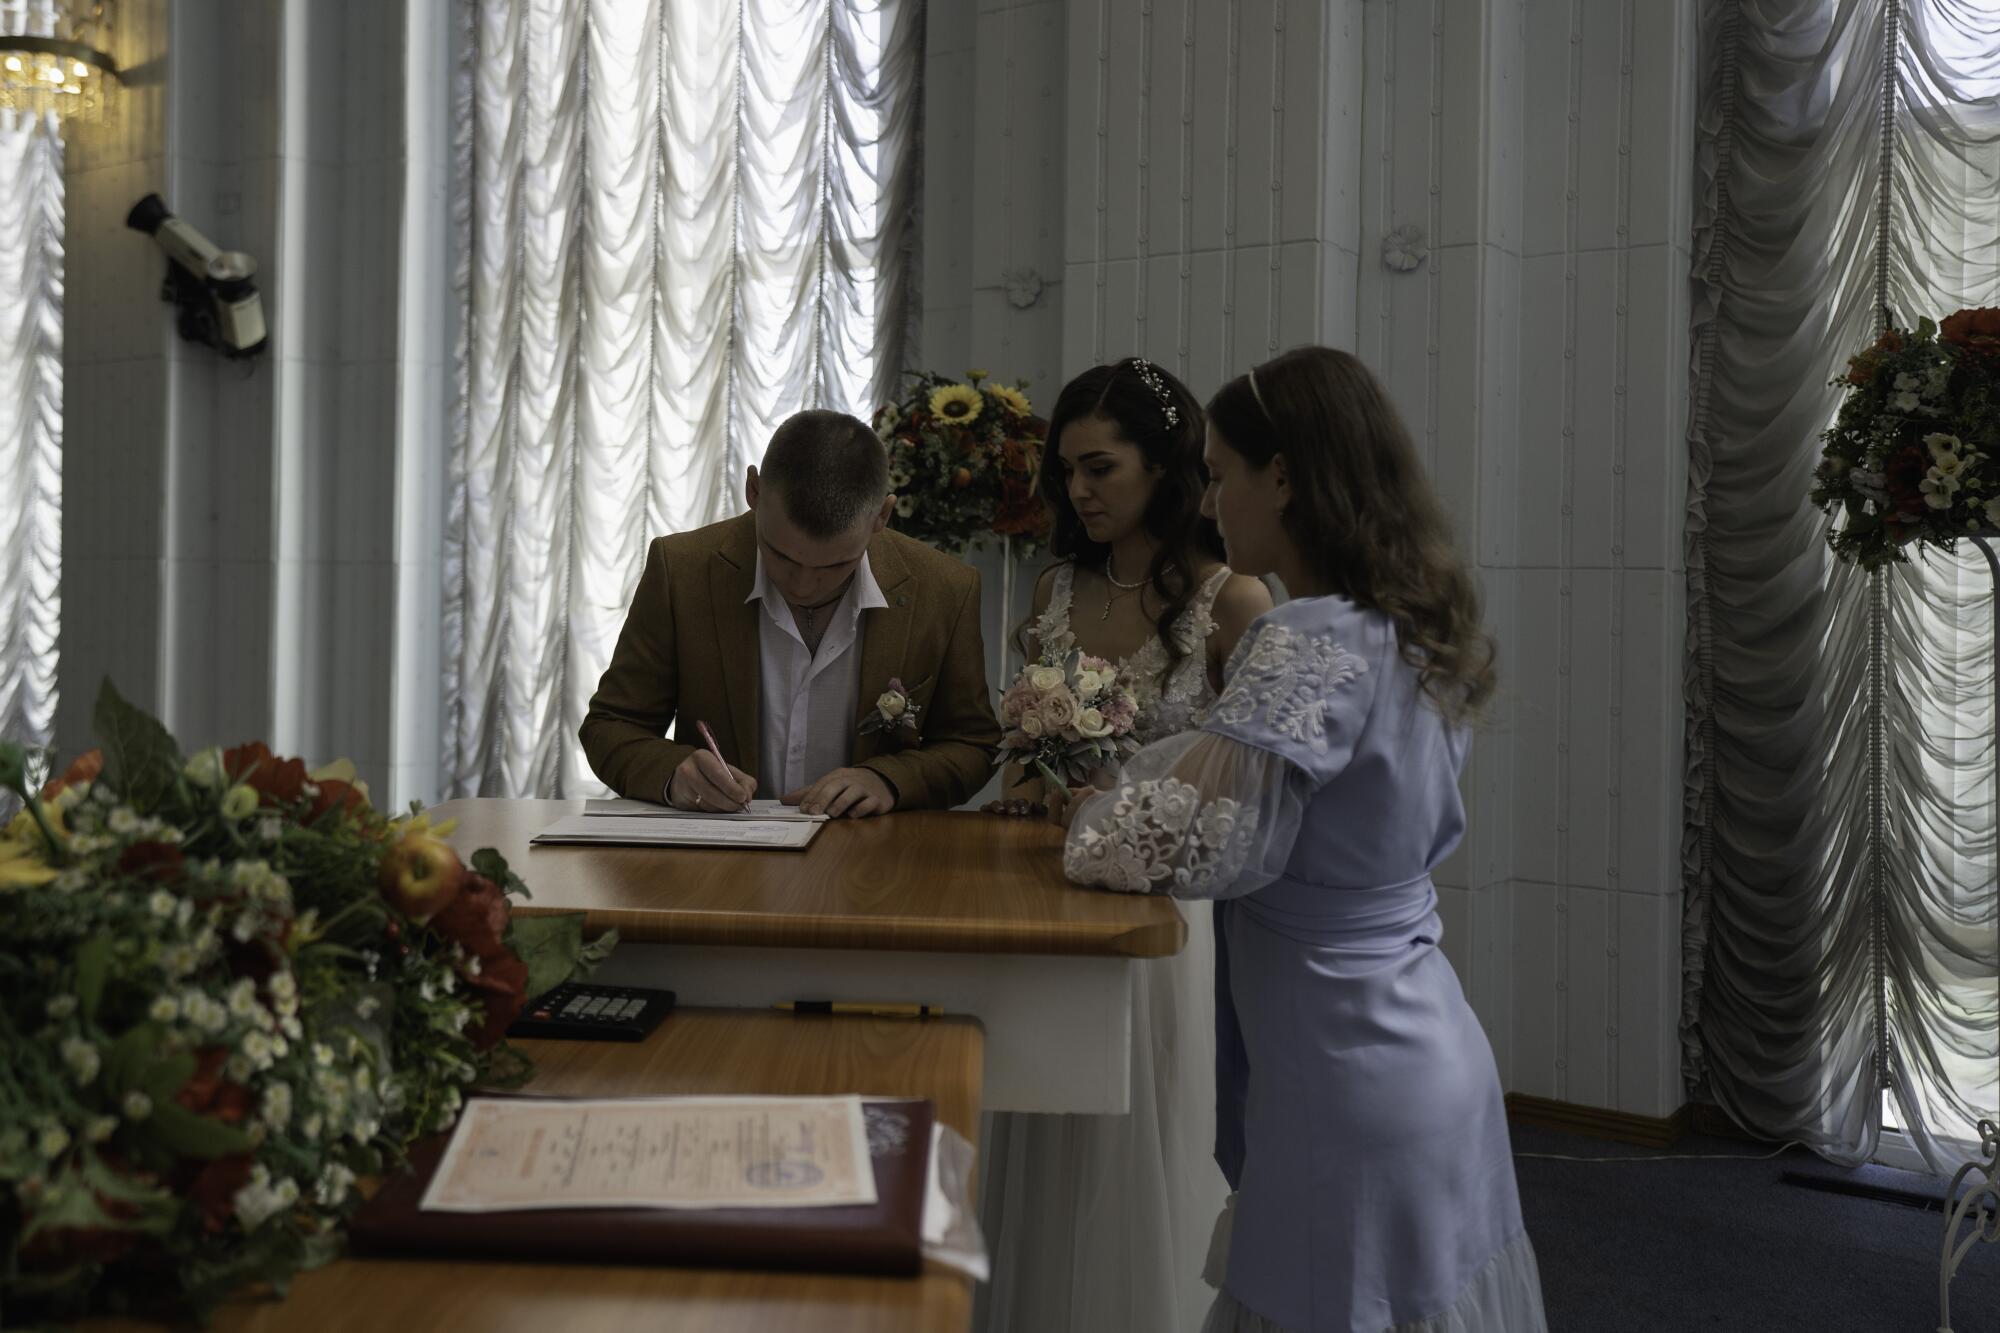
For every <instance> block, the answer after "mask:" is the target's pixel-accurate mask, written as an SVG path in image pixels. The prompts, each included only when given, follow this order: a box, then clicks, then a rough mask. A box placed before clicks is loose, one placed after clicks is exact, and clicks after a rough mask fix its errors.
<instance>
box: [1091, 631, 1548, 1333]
mask: <svg viewBox="0 0 2000 1333" xmlns="http://www.w3.org/2000/svg"><path fill="white" fill-rule="evenodd" d="M1467 744H1468V738H1467V735H1466V733H1465V731H1464V730H1463V729H1462V728H1457V727H1453V726H1451V725H1450V724H1448V723H1447V722H1446V721H1445V719H1444V718H1443V716H1442V715H1441V714H1440V713H1439V712H1438V711H1437V710H1436V709H1435V708H1434V707H1433V706H1432V705H1431V704H1430V703H1429V702H1428V701H1427V700H1426V699H1425V698H1424V697H1423V696H1422V694H1421V692H1420V690H1419V689H1418V677H1417V673H1416V671H1415V669H1414V668H1412V667H1411V666H1410V665H1409V664H1408V663H1407V662H1405V661H1404V660H1403V658H1402V656H1401V654H1400V652H1399V650H1398V647H1397V642H1396V635H1395V631H1394V627H1393V626H1392V625H1391V623H1390V622H1389V621H1388V620H1387V619H1386V618H1385V617H1383V616H1382V615H1380V614H1379V613H1375V612H1367V611H1362V610H1360V609H1358V608H1356V607H1355V606H1354V605H1353V604H1352V603H1350V602H1347V601H1346V600H1344V599H1342V598H1337V597H1316V598H1306V599H1302V600H1299V601H1294V602H1290V603H1288V604H1286V605H1284V606H1281V607H1279V608H1277V609H1276V610H1274V611H1272V612H1270V613H1269V614H1267V615H1265V616H1264V617H1263V618H1262V619H1260V620H1259V621H1258V622H1257V624H1256V625H1255V626H1253V627H1252V629H1251V631H1250V632H1249V633H1248V634H1246V635H1245V636H1244V639H1243V642H1242V643H1241V644H1240V645H1239V646H1238V648H1237V650H1236V653H1235V654H1234V656H1233V657H1232V659H1231V662H1230V666H1229V674H1228V679H1227V681H1226V682H1225V685H1224V689H1223V692H1222V695H1221V697H1220V698H1219V699H1218V700H1217V701H1216V703H1215V705H1214V707H1213V708H1211V709H1210V711H1209V714H1208V717H1207V720H1206V722H1205V724H1204V725H1203V727H1202V729H1201V730H1200V731H1198V732H1191V733H1189V734H1187V735H1184V736H1180V737H1175V738H1172V739H1169V740H1166V741H1162V742H1160V743H1159V744H1156V745H1152V746H1149V747H1147V749H1146V750H1144V751H1143V752H1141V753H1140V754H1139V755H1138V756H1136V757H1135V758H1134V760H1133V761H1132V763H1131V764H1130V765H1128V766H1127V768H1126V771H1125V772H1124V774H1123V775H1121V779H1120V783H1119V786H1118V788H1117V789H1116V790H1115V791H1111V792H1107V793H1105V794H1104V795H1101V796H1098V797H1094V798H1092V799H1091V800H1089V801H1088V802H1086V803H1085V804H1084V806H1083V807H1082V808H1081V809H1080V810H1079V811H1078V812H1077V816H1076V819H1075V821H1074V823H1073V825H1072V827H1071V831H1070V836H1069V842H1068V845H1067V848H1066V852H1065V866H1066V869H1067V870H1068V872H1069V875H1070V877H1071V878H1072V879H1074V880H1076V881H1078V882H1080V883H1088V884H1098V885H1103V886H1105V887H1108V888H1113V889H1121V890H1127V891H1137V892H1153V893H1172V894H1174V895H1176V896H1179V897H1185V898H1214V899H1217V900H1218V901H1217V904H1216V912H1215V935H1216V1122H1217V1123H1216V1160H1217V1162H1218V1163H1219V1164H1220V1165H1221V1167H1222V1170H1223V1173H1224V1175H1225V1176H1226V1177H1227V1178H1228V1180H1229V1183H1230V1185H1231V1187H1232V1188H1233V1189H1234V1190H1235V1191H1236V1193H1235V1194H1234V1196H1233V1197H1232V1200H1231V1206H1230V1208H1229V1209H1228V1210H1226V1211H1225V1214H1224V1217H1223V1219H1222V1222H1221V1224H1220V1225H1219V1226H1218V1231H1217V1238H1216V1240H1217V1243H1216V1246H1215V1247H1214V1249H1213V1251H1212V1253H1211V1261H1212V1270H1213V1272H1212V1277H1213V1279H1215V1280H1218V1281H1219V1283H1220V1285H1221V1287H1222V1291H1221V1293H1220V1294H1219V1296H1218V1298H1217V1300H1216V1303H1215V1306H1214V1308H1213V1309H1212V1310H1211V1311H1210V1314H1209V1318H1208V1323H1207V1325H1206V1327H1207V1328H1208V1329H1211V1330H1218V1331H1220V1330H1254V1331H1255V1333H1272V1331H1273V1330H1290V1331H1291V1333H1336V1331H1337V1333H1382V1331H1383V1330H1398V1331H1401V1330H1421V1331H1422V1333H1475V1331H1477V1330H1505V1331H1506V1333H1522V1331H1534V1333H1539V1331H1540V1330H1543V1329H1544V1328H1545V1327H1546V1325H1545V1321H1544V1319H1543V1315H1542V1305H1541V1285H1540V1279H1539V1277H1538V1276H1537V1273H1536V1269H1535V1258H1534V1250H1533V1247H1532V1245H1531V1244H1530V1243H1529V1241H1528V1237H1527V1234H1526V1232H1525V1231H1524V1230H1523V1229H1522V1224H1521V1211H1520V1204H1519V1200H1518V1197H1517V1195H1516V1192H1515V1183H1514V1167H1513V1158H1512V1155H1511V1150H1510V1147H1509V1142H1508V1136H1507V1123H1506V1117H1505V1114H1504V1111H1503V1109H1502V1104H1501V1092H1500V1083H1499V1078H1498V1076H1497V1073H1496V1071H1495V1069H1494V1064H1493V1053H1492V1050H1491V1048H1490V1047H1489V1046H1488V1044H1487V1041H1486V1036H1485V1033H1484V1032H1483V1031H1482V1030H1481V1029H1480V1026H1479V1022H1478V1020H1477V1019H1476V1018H1475V1017H1474V1016H1473V1013H1472V1010H1471V1008H1470V1006H1468V1005H1467V1004H1466V1002H1465V998H1464V995H1463V994H1462V992H1461V991H1460V988H1459V985H1458V979H1457V976H1456V975H1455V974H1454V973H1453V971H1452V969H1451V965H1450V963H1449V962H1447V961H1446V959H1445V957H1444V955H1443V954H1442V953H1441V952H1439V950H1438V940H1439V937H1440V935H1441V928H1440V924H1439V921H1438V917H1437V910H1436V909H1437V891H1436V889H1435V888H1434V887H1433V885H1432V883H1431V878H1430V877H1431V872H1432V871H1433V870H1434V869H1435V868H1436V867H1437V865H1438V864H1439V863H1440V862H1441V861H1442V860H1443V859H1444V858H1445V856H1446V855H1448V854H1449V853H1450V852H1451V850H1452V849H1453V848H1454V847H1455V846H1456V845H1457V844H1458V841H1459V839H1460V837H1461V836H1462V834H1463V833H1464V830H1465V812H1464V809H1463V806H1462V804H1461V802H1460V799H1459V793H1458V774H1459V770H1460V769H1461V768H1462V767H1463V765H1464V761H1465V754H1466V748H1467Z"/></svg>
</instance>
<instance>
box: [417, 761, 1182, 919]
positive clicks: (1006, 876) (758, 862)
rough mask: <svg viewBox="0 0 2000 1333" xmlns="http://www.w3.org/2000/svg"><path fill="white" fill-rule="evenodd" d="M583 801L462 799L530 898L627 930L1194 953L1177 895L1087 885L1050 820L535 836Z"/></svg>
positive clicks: (466, 830) (460, 838)
mask: <svg viewBox="0 0 2000 1333" xmlns="http://www.w3.org/2000/svg"><path fill="white" fill-rule="evenodd" d="M583 806H584V803H583V802H582V801H511V800H463V801H447V802H445V803H444V804H443V805H440V806H438V807H437V808H436V809H435V810H433V811H431V817H432V818H433V819H440V820H441V819H452V818H455V819H457V820H458V830H457V832H455V833H454V834H453V835H452V837H451V841H452V843H453V844H454V845H455V846H457V847H458V848H459V850H460V851H461V852H467V853H469V852H470V851H472V850H473V849H474V848H478V847H494V848H497V849H499V851H500V854H501V855H502V856H505V857H506V858H507V863H508V864H509V865H511V866H512V867H513V868H514V870H515V871H516V872H517V873H518V874H519V875H520V876H521V877H522V878H523V879H525V880H527V881H528V887H529V888H531V889H533V890H534V893H535V896H534V898H533V900H532V901H530V902H528V903H524V904H521V905H520V906H519V907H517V908H516V910H517V911H522V912H534V911H540V910H562V911H576V910H579V909H580V910H582V911H584V912H587V913H588V914H589V928H590V929H592V930H603V929H605V928H606V927H610V926H616V927H617V928H618V933H619V934H620V935H621V936H623V937H624V938H625V939H628V940H638V941H646V942H651V943H663V944H719V945H735V946H745V947H752V948H805V949H922V950H937V951H947V952H961V951H962V952H968V953H1033V954H1082V955H1091V956H1105V955H1115V956H1120V957H1126V958H1164V957H1167V956H1169V955H1171V954H1175V953H1178V952H1180V948H1181V945H1182V944H1184V943H1185V942H1186V940H1187V926H1186V925H1185V923H1183V922H1182V920H1181V916H1180V912H1179V911H1178V910H1177V909H1176V907H1175V906H1174V902H1173V900H1172V899H1170V898H1166V897H1149V896H1146V895H1143V894H1130V893H1093V892H1088V891H1085V890H1079V889H1077V888H1076V887H1075V886H1073V885H1071V884H1070V883H1069V882H1068V881H1067V880H1065V879H1064V878H1063V873H1062V831H1061V830H1060V829H1058V828H1056V827H1055V826H1054V825H1052V824H1049V823H1047V822H1046V821H1044V820H1036V819H1000V818H996V817H994V816H992V815H977V814H966V813H957V812H944V811H912V812H911V813H908V814H900V815H890V816H887V817H885V818H881V819H862V820H835V821H832V822H830V823H828V824H827V825H826V826H825V827H824V828H822V829H820V831H819V833H818V834H817V835H816V836H815V837H814V838H813V840H812V844H811V845H810V846H809V847H807V848H806V849H805V850H804V851H803V852H780V851H740V850H731V851H710V850H707V849H702V848H692V847H679V848H671V849H664V848H657V847H530V846H529V845H528V839H530V838H531V837H533V836H534V835H535V834H537V833H539V832H541V831H542V830H543V829H545V828H547V827H548V826H549V825H550V824H553V823H554V822H555V821H556V820H558V819H560V818H562V817H563V816H564V815H575V814H582V813H583Z"/></svg>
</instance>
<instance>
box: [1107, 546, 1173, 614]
mask: <svg viewBox="0 0 2000 1333" xmlns="http://www.w3.org/2000/svg"><path fill="white" fill-rule="evenodd" d="M1166 568H1167V569H1172V568H1173V566H1172V565H1168V566H1167V567H1166ZM1160 572H1161V573H1163V574H1164V573H1165V572H1166V569H1163V570H1161V571H1160ZM1104 581H1105V582H1106V583H1109V584H1110V585H1111V586H1112V587H1114V588H1117V589H1119V590H1120V591H1118V592H1114V593H1110V594H1108V595H1107V596H1106V597H1105V599H1104V609H1103V610H1102V611H1099V612H1098V613H1097V618H1098V620H1099V621H1105V620H1109V619H1111V607H1112V605H1113V604H1114V603H1116V602H1119V601H1121V600H1123V599H1124V598H1126V597H1129V596H1130V595H1131V594H1133V593H1135V592H1137V591H1139V589H1141V588H1143V587H1145V586H1146V585H1147V584H1148V583H1151V582H1152V580H1151V579H1150V578H1145V579H1140V580H1139V581H1138V582H1137V583H1126V582H1124V581H1123V580H1121V579H1120V578H1119V577H1118V576H1117V575H1116V574H1113V573H1112V572H1111V557H1110V556H1108V555H1107V556H1105V557H1104Z"/></svg>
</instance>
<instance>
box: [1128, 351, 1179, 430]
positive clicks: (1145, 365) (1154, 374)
mask: <svg viewBox="0 0 2000 1333" xmlns="http://www.w3.org/2000/svg"><path fill="white" fill-rule="evenodd" d="M1132 369H1133V371H1134V372H1136V373H1137V374H1138V376H1139V378H1140V379H1141V380H1143V381H1145V384H1146V387H1147V388H1149V389H1151V390H1152V391H1153V396H1154V397H1155V398H1157V399H1159V400H1160V411H1161V412H1163V413H1165V414H1166V418H1167V424H1168V425H1169V426H1178V425H1180V424H1181V410H1180V409H1179V408H1178V407H1175V406H1174V396H1173V395H1172V394H1171V393H1168V392H1167V382H1166V381H1165V380H1163V379H1161V378H1160V372H1159V369H1158V368H1157V367H1155V366H1154V365H1153V363H1152V362H1150V361H1148V360H1147V359H1146V358H1145V357H1143V356H1135V357H1133V358H1132Z"/></svg>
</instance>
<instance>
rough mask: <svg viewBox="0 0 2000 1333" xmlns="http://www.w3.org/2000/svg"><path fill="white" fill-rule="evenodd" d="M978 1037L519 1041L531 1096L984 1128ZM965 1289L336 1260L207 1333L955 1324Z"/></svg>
mask: <svg viewBox="0 0 2000 1333" xmlns="http://www.w3.org/2000/svg"><path fill="white" fill-rule="evenodd" d="M980 1044H981V1042H980V1032H979V1026H978V1024H976V1023H973V1022H970V1021H967V1020H963V1019H945V1020H941V1021H929V1022H917V1021H913V1020H910V1019H872V1018H794V1017H792V1016H791V1015H789V1014H773V1013H744V1012H740V1011H732V1010H677V1011H676V1012H675V1013H673V1014H671V1015H669V1016H668V1018H667V1019H666V1021H665V1022H664V1023H662V1024H661V1025H660V1027H659V1029H658V1030H657V1031H655V1032H654V1033H653V1035H652V1036H651V1037H650V1038H648V1039H647V1040H646V1041H645V1042H644V1043H643V1044H640V1045H637V1046H628V1045H625V1044H623V1043H619V1042H557V1041H529V1042H523V1043H521V1045H522V1047H523V1048H524V1049H526V1050H527V1051H528V1052H529V1054H530V1055H532V1056H533V1057H534V1060H535V1065H536V1070H537V1072H536V1075H535V1079H534V1082H533V1083H531V1084H530V1085H529V1087H530V1088H531V1089H532V1090H533V1091H535V1092H547V1093H561V1094H566V1095H570V1096H579V1097H624V1096H633V1095H639V1094H660V1093H678V1094H689V1095H693V1094H750V1093H765V1094H785V1095H810V1094H826V1093H848V1092H860V1093H868V1094H880V1095H885V1096H895V1097H929V1098H931V1099H932V1100H933V1101H934V1102H936V1103H937V1109H938V1115H939V1117H940V1118H941V1119H942V1120H943V1121H944V1122H945V1123H946V1124H948V1125H950V1126H951V1127H952V1128H953V1129H956V1130H957V1131H958V1132H959V1133H961V1134H963V1135H965V1136H966V1137H967V1138H968V1139H970V1140H972V1141H973V1142H975V1143H976V1142H978V1138H979V1123H978V1121H979V1089H980V1084H979V1067H980ZM970 1319H971V1284H970V1282H969V1281H968V1280H967V1279H965V1278H963V1277H960V1276H959V1275H957V1274H956V1273H952V1272H949V1271H947V1270H944V1269H940V1268H932V1269H930V1270H929V1271H926V1272H925V1273H924V1274H923V1275H922V1276H921V1277H917V1278H883V1277H839V1276H834V1275H830V1274H818V1273H755V1272H732V1271H726V1270H720V1269H689V1268H626V1267H597V1266H587V1265H574V1264H515V1263H490V1264H487V1263H456V1262H452V1263H441V1262H432V1261H428V1260H404V1261H399V1260H393V1259H343V1260H341V1261H340V1262H339V1263H336V1264H333V1265H331V1266H330V1267H327V1268H323V1269H321V1270H319V1271H318V1272H314V1273H308V1274H306V1275H305V1276H304V1277H302V1278H300V1279H299V1281H298V1282H296V1283H295V1284H293V1287H292V1291H291V1295H290V1297H289V1298H288V1299H286V1300H285V1301H283V1302H271V1301H239V1302H236V1303H234V1304H231V1305H229V1306H227V1307H225V1309H224V1310H223V1311H222V1313H221V1314H220V1316H219V1317H218V1319H217V1321H216V1323H217V1327H218V1328H220V1329H224V1330H230V1331H231V1333H235V1331H238V1330H240V1331H241V1333H290V1331H291V1330H298V1329H312V1330H321V1329H327V1330H341V1329H356V1330H367V1331H368V1333H383V1331H384V1330H389V1329H426V1330H429V1329H458V1328H463V1329H475V1330H478V1333H508V1331H509V1330H517V1329H518V1330H521V1333H589V1331H590V1330H597V1329H603V1330H607V1331H608V1330H625V1329H636V1328H656V1329H673V1330H676V1333H864V1330H865V1333H934V1331H935V1333H943V1330H952V1333H963V1330H964V1329H965V1328H966V1326H967V1324H968V1323H969V1322H970Z"/></svg>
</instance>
